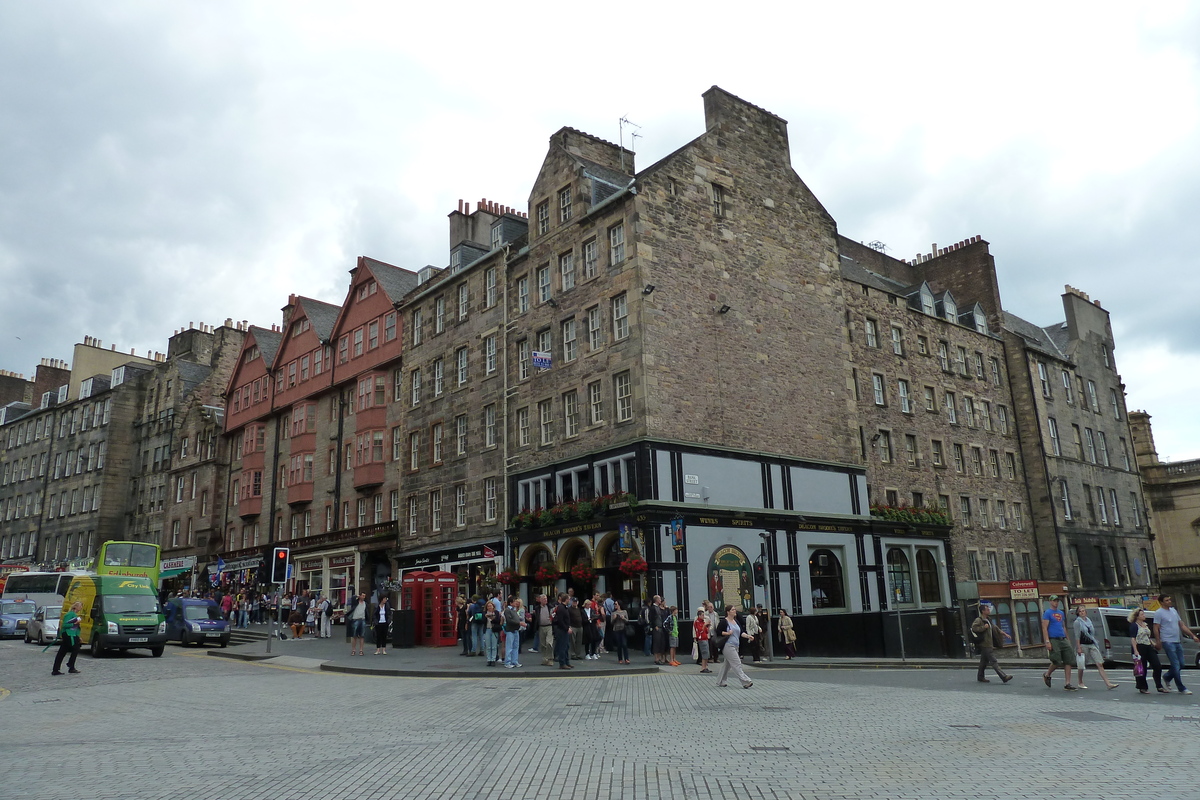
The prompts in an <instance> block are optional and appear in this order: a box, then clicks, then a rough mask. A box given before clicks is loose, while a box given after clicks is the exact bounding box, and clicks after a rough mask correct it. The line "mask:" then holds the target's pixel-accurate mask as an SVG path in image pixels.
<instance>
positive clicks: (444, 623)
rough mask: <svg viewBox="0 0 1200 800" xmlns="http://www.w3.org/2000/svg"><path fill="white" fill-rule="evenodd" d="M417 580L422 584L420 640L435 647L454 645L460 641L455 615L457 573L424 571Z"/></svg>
mask: <svg viewBox="0 0 1200 800" xmlns="http://www.w3.org/2000/svg"><path fill="white" fill-rule="evenodd" d="M418 580H419V582H420V584H421V608H420V610H419V611H418V612H417V638H418V642H419V643H421V644H427V645H432V646H434V647H453V646H454V645H455V643H456V642H457V641H458V631H457V630H456V626H455V622H456V620H455V618H454V615H455V612H456V609H455V606H454V601H455V600H456V599H457V597H458V576H457V575H455V574H454V573H452V572H425V573H421V577H420V578H419V579H418Z"/></svg>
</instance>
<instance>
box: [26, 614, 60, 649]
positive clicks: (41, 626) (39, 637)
mask: <svg viewBox="0 0 1200 800" xmlns="http://www.w3.org/2000/svg"><path fill="white" fill-rule="evenodd" d="M61 617H62V606H38V608H37V611H34V612H33V619H31V620H29V624H28V625H26V626H25V644H29V643H30V642H37V643H38V644H49V643H50V642H53V641H54V640H55V639H57V638H58V622H59V619H60V618H61Z"/></svg>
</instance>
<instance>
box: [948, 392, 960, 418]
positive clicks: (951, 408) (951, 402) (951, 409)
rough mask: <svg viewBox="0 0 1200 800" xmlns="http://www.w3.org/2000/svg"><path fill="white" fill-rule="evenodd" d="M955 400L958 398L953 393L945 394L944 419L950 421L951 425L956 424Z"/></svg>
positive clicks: (956, 410)
mask: <svg viewBox="0 0 1200 800" xmlns="http://www.w3.org/2000/svg"><path fill="white" fill-rule="evenodd" d="M957 400H958V398H957V397H955V395H954V392H946V418H947V419H948V420H949V421H950V424H951V425H957V424H958V409H957V408H956V403H957Z"/></svg>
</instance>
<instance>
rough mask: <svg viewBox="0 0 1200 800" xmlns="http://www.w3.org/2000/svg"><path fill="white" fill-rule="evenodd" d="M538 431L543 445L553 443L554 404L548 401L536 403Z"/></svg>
mask: <svg viewBox="0 0 1200 800" xmlns="http://www.w3.org/2000/svg"><path fill="white" fill-rule="evenodd" d="M537 407H538V431H539V433H540V440H541V443H542V444H543V445H547V444H553V443H554V404H553V402H552V401H550V400H542V401H541V402H539V403H538V406H537Z"/></svg>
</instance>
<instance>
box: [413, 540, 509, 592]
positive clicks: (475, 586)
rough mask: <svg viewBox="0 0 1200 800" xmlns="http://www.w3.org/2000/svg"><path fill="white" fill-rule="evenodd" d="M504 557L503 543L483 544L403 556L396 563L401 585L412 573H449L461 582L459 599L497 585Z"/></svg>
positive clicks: (466, 544) (470, 543)
mask: <svg viewBox="0 0 1200 800" xmlns="http://www.w3.org/2000/svg"><path fill="white" fill-rule="evenodd" d="M503 556H504V542H503V541H483V542H462V543H459V544H456V545H453V546H447V545H442V546H440V547H438V548H429V549H426V550H419V551H415V552H411V553H401V554H400V555H398V556H396V559H395V561H396V566H397V568H398V569H399V575H398V580H400V581H403V580H404V576H405V574H407V573H409V572H415V571H421V572H449V573H451V574H453V575H455V576H456V577H457V578H458V595H459V596H462V597H471V596H472V595H476V594H483V593H484V592H486V591H488V590H489V589H491V588H493V587H494V586H496V585H497V584H496V576H497V574H498V570H497V566H498V565H500V564H502V563H503V560H504V558H503ZM398 607H401V608H402V607H403V605H402V604H401V605H400V606H398Z"/></svg>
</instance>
